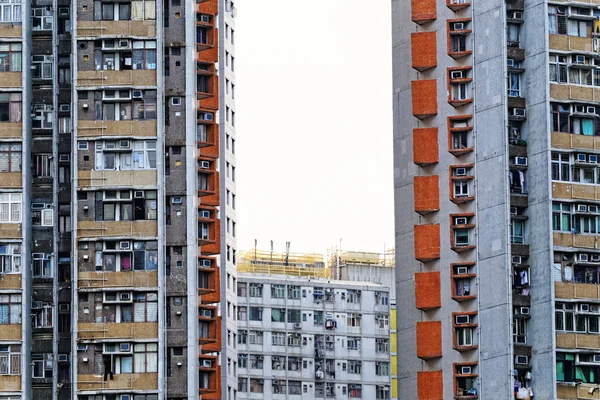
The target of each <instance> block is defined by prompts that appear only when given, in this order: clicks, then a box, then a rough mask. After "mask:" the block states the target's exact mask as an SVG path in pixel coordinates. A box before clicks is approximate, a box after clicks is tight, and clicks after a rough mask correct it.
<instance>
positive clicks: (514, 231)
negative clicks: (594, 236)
mask: <svg viewBox="0 0 600 400" xmlns="http://www.w3.org/2000/svg"><path fill="white" fill-rule="evenodd" d="M594 226H595V224H594ZM594 231H595V228H594ZM510 242H511V243H514V244H523V243H525V221H522V220H516V219H512V220H511V221H510Z"/></svg>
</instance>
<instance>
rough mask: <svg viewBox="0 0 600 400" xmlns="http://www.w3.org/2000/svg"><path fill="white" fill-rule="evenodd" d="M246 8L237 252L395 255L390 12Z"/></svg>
mask: <svg viewBox="0 0 600 400" xmlns="http://www.w3.org/2000/svg"><path fill="white" fill-rule="evenodd" d="M236 7H237V8H238V14H237V18H236V32H235V46H236V63H235V68H236V71H235V73H236V91H235V95H236V131H237V142H236V156H237V163H236V165H237V168H236V181H237V182H236V183H237V202H236V208H237V232H236V233H237V242H238V245H237V246H238V250H248V249H251V248H252V247H253V246H254V239H257V240H258V248H259V249H263V250H269V248H270V241H271V240H273V241H274V242H275V251H278V252H283V251H285V242H286V241H290V242H291V249H290V250H291V251H292V252H320V253H325V251H326V249H328V248H333V247H335V246H337V245H338V243H339V239H340V238H343V241H342V248H343V249H344V250H357V251H376V252H382V251H383V249H384V244H385V247H386V248H392V247H393V240H394V214H393V167H392V143H393V139H392V85H391V78H392V74H391V63H392V61H391V2H390V1H389V0H370V1H368V2H365V1H364V0H360V1H359V0H303V1H299V0H296V1H293V0H245V1H237V2H236Z"/></svg>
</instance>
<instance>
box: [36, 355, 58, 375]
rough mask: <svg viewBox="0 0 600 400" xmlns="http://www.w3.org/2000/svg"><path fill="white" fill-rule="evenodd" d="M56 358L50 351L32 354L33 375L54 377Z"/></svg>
mask: <svg viewBox="0 0 600 400" xmlns="http://www.w3.org/2000/svg"><path fill="white" fill-rule="evenodd" d="M53 364H54V359H53V356H52V354H50V353H32V354H31V377H32V378H52V365H53Z"/></svg>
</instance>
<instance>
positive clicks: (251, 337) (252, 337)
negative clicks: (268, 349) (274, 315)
mask: <svg viewBox="0 0 600 400" xmlns="http://www.w3.org/2000/svg"><path fill="white" fill-rule="evenodd" d="M248 344H259V345H262V344H263V331H249V332H248Z"/></svg>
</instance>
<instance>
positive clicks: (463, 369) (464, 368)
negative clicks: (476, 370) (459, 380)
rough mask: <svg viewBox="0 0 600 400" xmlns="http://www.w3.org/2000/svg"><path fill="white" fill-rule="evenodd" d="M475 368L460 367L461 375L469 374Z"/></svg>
mask: <svg viewBox="0 0 600 400" xmlns="http://www.w3.org/2000/svg"><path fill="white" fill-rule="evenodd" d="M472 371H473V369H472V368H471V367H460V373H461V375H469V374H471V373H472Z"/></svg>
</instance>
